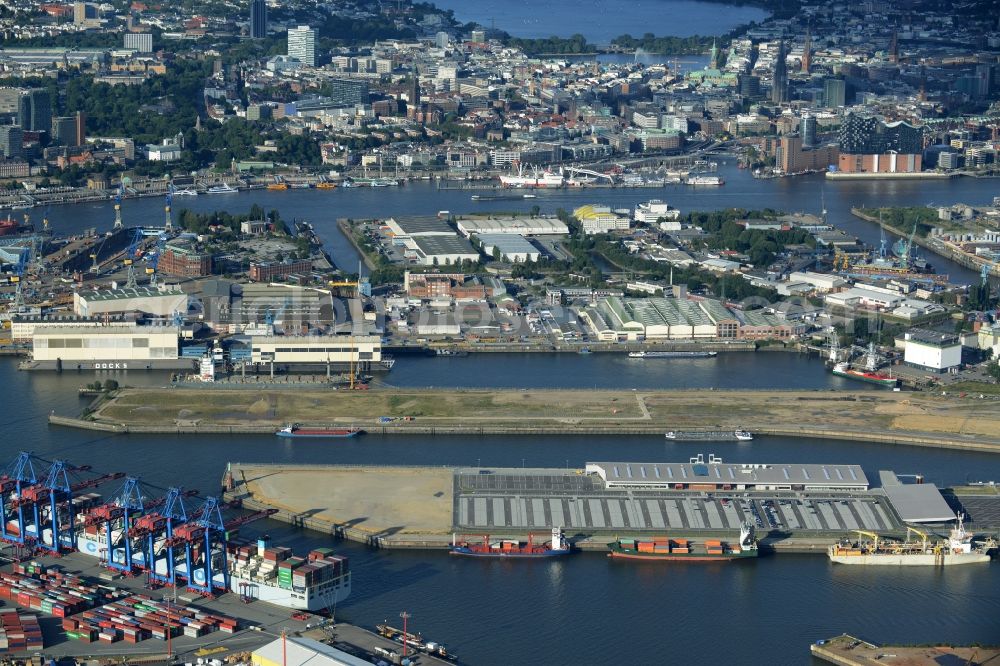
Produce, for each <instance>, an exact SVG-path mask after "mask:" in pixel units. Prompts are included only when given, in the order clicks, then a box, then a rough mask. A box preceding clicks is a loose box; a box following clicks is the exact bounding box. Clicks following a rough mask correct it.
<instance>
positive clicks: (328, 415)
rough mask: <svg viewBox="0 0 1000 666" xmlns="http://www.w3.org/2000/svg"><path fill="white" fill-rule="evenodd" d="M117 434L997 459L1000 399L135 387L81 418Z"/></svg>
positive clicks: (68, 420)
mask: <svg viewBox="0 0 1000 666" xmlns="http://www.w3.org/2000/svg"><path fill="white" fill-rule="evenodd" d="M49 420H50V423H53V424H57V425H66V426H77V427H84V428H91V429H95V430H104V431H108V432H119V433H192V434H194V433H258V434H259V433H269V432H274V431H275V430H277V429H278V428H280V427H282V426H284V425H287V424H288V423H301V424H308V425H317V426H319V425H330V426H337V427H355V428H361V429H363V430H365V431H367V432H373V433H383V434H418V433H425V434H426V433H429V434H477V435H478V434H513V435H541V434H588V433H591V434H602V435H609V436H611V435H624V434H660V435H662V434H663V433H664V432H666V431H668V430H693V431H698V430H709V431H727V430H736V429H749V430H751V431H753V432H754V433H756V434H758V435H761V434H773V435H792V436H803V437H815V438H829V439H849V440H858V441H875V442H884V443H887V444H912V445H918V446H939V447H943V448H958V449H965V450H977V451H986V452H996V453H1000V437H998V435H997V433H1000V401H997V400H992V399H980V398H974V397H968V396H967V397H961V396H955V395H941V394H931V393H908V392H890V391H885V392H881V391H863V392H840V391H838V392H832V391H802V390H798V391H780V390H759V391H757V390H727V391H716V390H675V391H662V390H661V391H657V390H621V389H618V390H601V389H597V390H565V389H528V390H500V389H482V390H476V389H462V390H454V389H373V390H368V391H347V390H341V391H331V390H328V389H318V388H307V387H300V388H297V389H296V390H294V391H290V390H282V389H261V390H252V391H251V390H243V389H230V388H217V387H211V388H208V387H206V388H195V387H190V388H188V387H184V388H179V387H174V388H132V389H123V390H121V391H118V392H116V393H115V394H114V395H113V396H112V397H110V398H109V399H107V400H106V401H104V402H102V403H100V404H98V405H96V408H95V409H94V410H93V411H88V412H87V413H86V414H85V415H84V416H83V417H82V418H75V417H74V416H72V415H54V416H52V417H50V419H49Z"/></svg>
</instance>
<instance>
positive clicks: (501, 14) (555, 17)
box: [434, 0, 768, 45]
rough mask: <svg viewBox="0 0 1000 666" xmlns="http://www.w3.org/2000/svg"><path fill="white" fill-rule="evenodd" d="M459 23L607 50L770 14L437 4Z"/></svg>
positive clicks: (525, 0) (713, 31)
mask: <svg viewBox="0 0 1000 666" xmlns="http://www.w3.org/2000/svg"><path fill="white" fill-rule="evenodd" d="M434 4H435V5H437V6H438V7H439V8H441V9H451V10H453V11H454V12H455V18H456V19H458V20H459V21H466V22H468V21H477V22H479V23H480V24H481V25H484V26H487V27H489V26H491V25H494V24H495V25H496V27H497V28H499V29H501V30H505V31H506V32H508V33H510V34H511V35H513V36H515V37H529V38H536V37H542V38H544V37H551V36H552V35H555V36H557V37H569V36H570V35H573V34H581V35H583V36H584V37H586V38H587V41H589V42H591V43H592V44H602V45H603V44H608V43H609V42H610V41H611V40H612V39H614V38H615V37H618V36H619V35H623V34H626V33H628V34H631V35H632V36H633V37H641V36H642V35H643V34H645V33H647V32H652V33H653V34H655V35H676V36H678V37H688V36H690V35H722V34H724V33H727V32H729V31H730V30H732V29H733V28H735V27H737V26H740V25H746V24H748V23H750V22H757V23H759V22H761V21H762V20H763V19H765V18H766V17H767V16H768V14H767V12H765V11H763V10H762V9H759V8H757V7H748V6H742V7H740V6H734V5H729V4H726V5H722V4H715V3H711V2H692V1H691V0H545V1H544V2H532V1H531V0H434Z"/></svg>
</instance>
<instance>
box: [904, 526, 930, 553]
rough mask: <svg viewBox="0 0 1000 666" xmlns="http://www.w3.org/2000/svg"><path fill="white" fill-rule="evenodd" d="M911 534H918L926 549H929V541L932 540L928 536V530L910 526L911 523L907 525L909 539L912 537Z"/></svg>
mask: <svg viewBox="0 0 1000 666" xmlns="http://www.w3.org/2000/svg"><path fill="white" fill-rule="evenodd" d="M910 534H916V535H917V536H918V537H920V539H921V542H922V544H923V547H924V549H925V550H926V549H927V542H928V541H929V540H930V538H929V537H928V536H927V532H921V531H920V530H918V529H917V528H915V527H910V526H909V525H907V526H906V539H907V541H909V539H910Z"/></svg>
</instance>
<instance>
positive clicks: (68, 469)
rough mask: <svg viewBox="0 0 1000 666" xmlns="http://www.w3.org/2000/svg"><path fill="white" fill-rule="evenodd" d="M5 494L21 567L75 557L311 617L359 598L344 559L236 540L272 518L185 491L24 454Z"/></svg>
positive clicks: (1, 479) (4, 529) (11, 468)
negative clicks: (105, 490)
mask: <svg viewBox="0 0 1000 666" xmlns="http://www.w3.org/2000/svg"><path fill="white" fill-rule="evenodd" d="M43 465H47V466H48V468H47V470H46V469H45V468H44V467H43ZM36 468H38V470H39V472H40V473H36ZM116 482H117V483H120V484H121V485H120V486H119V487H118V489H117V490H115V491H114V492H113V493H112V494H109V495H107V496H106V497H105V496H102V495H100V494H98V493H96V492H87V493H82V494H81V491H84V490H87V489H93V488H98V487H104V486H106V485H108V484H114V483H116ZM108 487H112V488H113V487H114V485H110V486H108ZM0 488H2V491H3V493H4V495H3V511H4V517H5V519H4V520H3V521H0V541H3V542H5V543H7V544H9V545H10V546H11V548H12V550H13V552H14V554H15V559H22V560H23V559H27V558H31V557H35V556H41V555H53V556H58V555H63V554H67V553H73V552H76V553H79V554H80V555H83V556H86V557H89V558H94V559H95V560H96V561H97V563H99V564H100V566H102V567H105V568H107V569H109V570H111V571H112V572H115V573H118V574H121V575H125V576H145V577H146V578H147V580H148V584H149V585H150V586H153V587H175V588H182V589H187V590H188V591H190V592H193V593H196V594H199V595H202V596H206V597H214V596H216V595H218V594H222V593H226V592H231V593H233V594H236V595H239V597H240V598H241V599H242V600H243V601H246V602H251V601H264V602H267V603H271V604H275V605H278V606H283V607H285V608H290V609H295V610H304V611H320V610H324V609H327V608H330V607H332V606H333V605H334V604H336V603H338V602H339V601H342V600H343V599H345V598H346V597H347V596H348V595H349V594H350V593H351V571H350V566H349V562H348V559H347V558H346V557H344V556H341V555H337V554H335V553H333V551H331V550H329V549H323V548H320V549H315V550H313V551H312V552H310V553H309V554H308V555H307V556H306V557H296V556H294V555H293V554H292V552H291V550H290V549H288V548H283V547H277V546H273V545H272V544H271V543H270V541H269V539H268V538H267V537H263V538H260V539H257V540H254V541H245V540H240V539H239V538H237V537H235V536H234V535H235V534H236V531H237V530H238V529H239V528H240V527H241V526H243V525H246V524H249V523H251V522H253V521H256V520H259V519H262V518H267V517H269V516H271V515H273V514H274V513H275V510H274V509H263V510H258V511H253V512H249V513H248V512H243V513H242V514H241V515H237V516H235V517H231V518H224V517H223V511H224V510H227V509H239V508H241V505H240V503H239V502H228V503H226V502H223V501H222V500H220V499H218V498H216V497H205V498H198V497H197V493H196V492H194V491H185V490H182V489H181V488H178V487H174V488H167V489H156V488H154V487H153V486H150V485H147V484H144V483H142V482H140V480H139V479H138V478H137V477H130V476H126V475H125V474H123V473H112V474H95V473H93V472H92V471H91V470H90V468H89V467H76V466H73V465H71V464H69V463H66V462H64V461H58V460H57V461H46V460H43V459H41V458H37V457H35V456H34V455H32V454H30V453H26V452H22V453H21V454H20V455H19V456H18V458H17V459H16V460H15V461H13V462H12V463H11V464H10V465H8V466H7V468H6V473H5V474H3V475H2V476H0ZM196 502H197V505H196V506H195V503H196ZM186 503H188V504H190V505H192V506H191V507H188V506H185V504H186Z"/></svg>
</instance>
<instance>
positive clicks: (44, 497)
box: [4, 452, 124, 553]
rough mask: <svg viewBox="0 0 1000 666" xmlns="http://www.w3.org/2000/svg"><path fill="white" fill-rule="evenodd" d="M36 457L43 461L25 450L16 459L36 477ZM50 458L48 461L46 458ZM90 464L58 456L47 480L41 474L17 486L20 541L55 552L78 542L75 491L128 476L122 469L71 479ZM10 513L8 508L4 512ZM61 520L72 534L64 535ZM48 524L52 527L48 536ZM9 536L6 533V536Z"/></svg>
mask: <svg viewBox="0 0 1000 666" xmlns="http://www.w3.org/2000/svg"><path fill="white" fill-rule="evenodd" d="M32 460H37V461H42V459H41V458H37V457H35V456H33V455H32V454H30V453H23V452H22V454H21V455H20V456H19V457H18V460H17V461H15V463H14V464H15V467H17V466H20V467H21V469H30V474H25V475H24V476H25V477H27V476H31V477H34V465H33V463H32ZM42 462H48V461H42ZM86 470H89V468H86V467H75V466H73V465H71V464H69V463H67V462H66V461H64V460H56V461H53V462H51V463H50V467H49V469H48V471H47V472H46V475H45V480H44V481H43V482H41V483H39V482H38V480H37V478H36V480H35V483H32V484H30V485H26V486H25V485H22V486H21V487H20V488H18V489H16V490H15V494H14V496H13V497H12V498H11V500H10V507H11V509H14V508H17V511H18V533H19V534H20V538H19V539H14V541H15V542H16V543H19V544H30V545H34V546H37V547H38V548H39V549H42V550H47V551H49V552H52V553H60V552H62V551H63V550H65V549H70V548H73V547H74V546H75V542H76V531H75V530H76V517H75V515H74V508H73V495H74V493H76V492H78V491H80V490H83V489H84V488H91V487H94V486H99V485H101V484H102V483H104V482H106V481H110V480H112V479H118V478H121V477H123V476H124V474H121V473H114V474H103V475H100V476H97V477H96V478H92V479H87V480H83V481H76V482H71V480H70V475H69V474H70V472H75V471H86ZM28 506H30V507H31V519H32V522H30V523H25V520H24V509H25V508H26V507H28ZM60 508H64V513H65V514H66V519H65V520H63V521H60V515H59V514H60ZM4 513H5V514H6V510H5V512H4ZM6 517H7V516H6V515H5V516H4V518H5V520H4V532H5V533H6V523H7V521H6ZM61 524H65V525H66V526H67V531H68V534H67V535H64V534H63V533H62V532H63V530H62V528H61V527H60V525H61ZM30 528H33V529H34V534H33V535H30V534H29V532H30V531H31V529H30ZM46 528H47V529H48V530H49V531H50V536H49V538H48V539H46V538H45V530H46ZM5 538H6V537H5Z"/></svg>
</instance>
